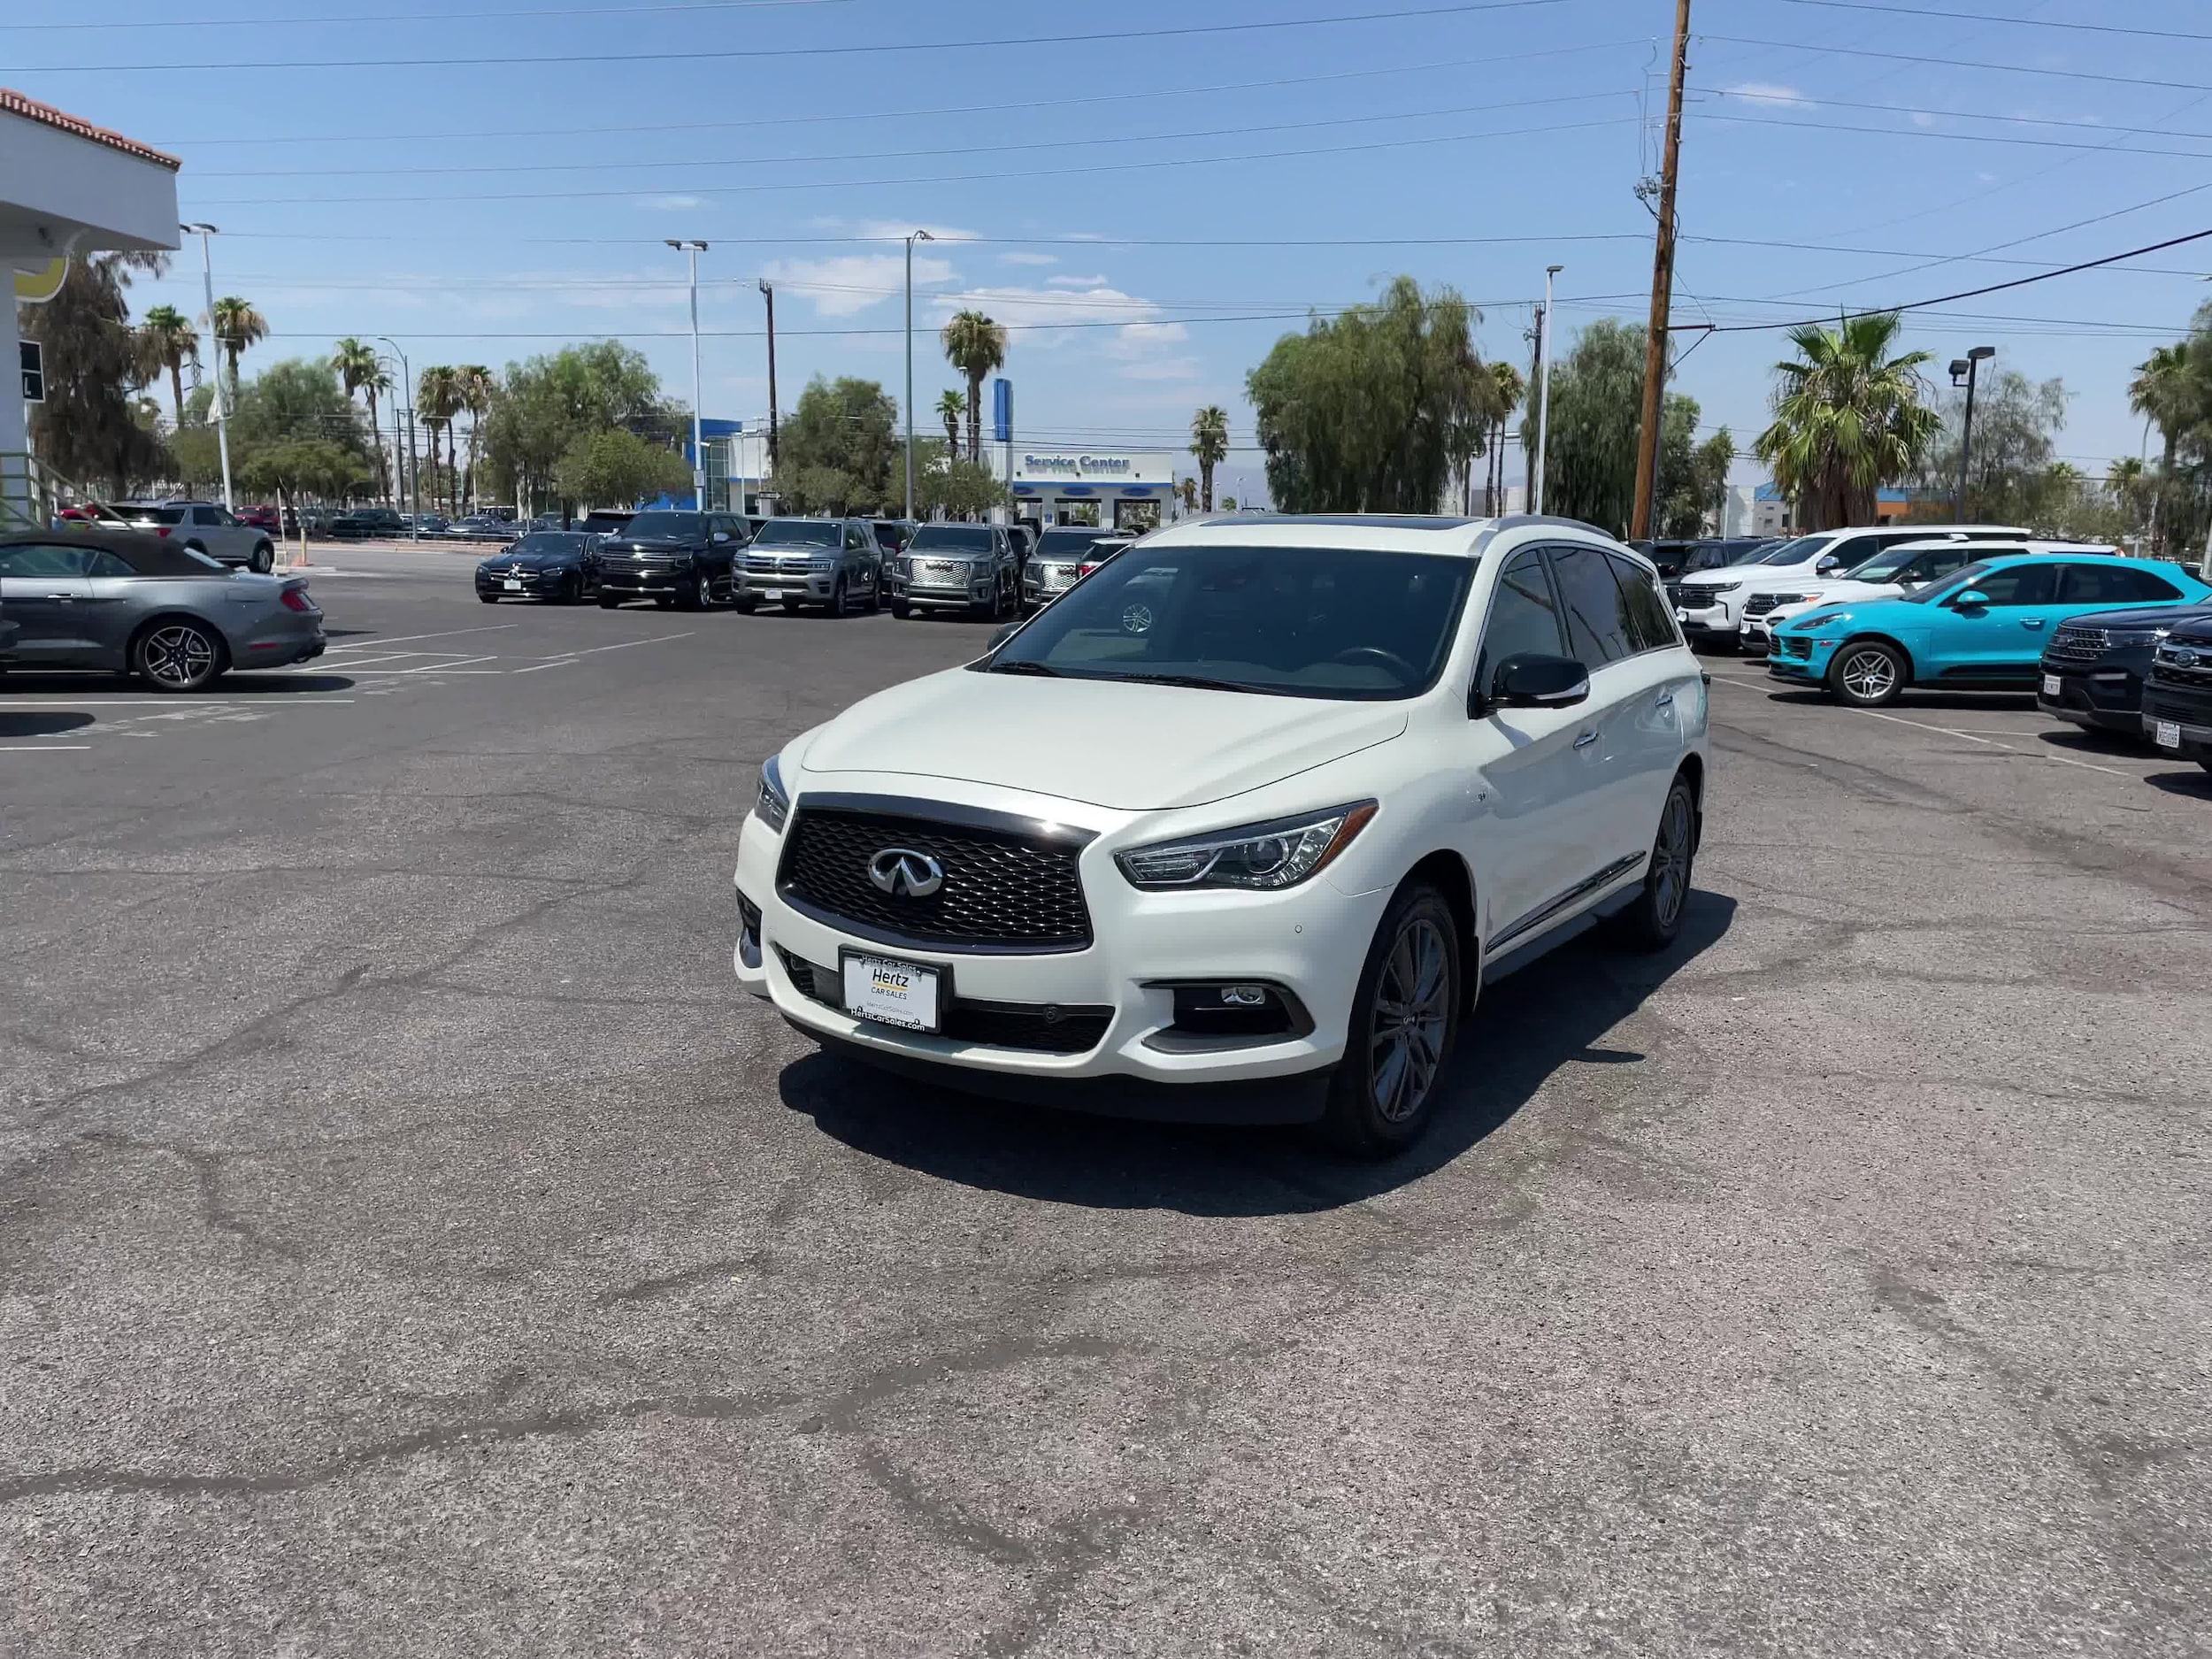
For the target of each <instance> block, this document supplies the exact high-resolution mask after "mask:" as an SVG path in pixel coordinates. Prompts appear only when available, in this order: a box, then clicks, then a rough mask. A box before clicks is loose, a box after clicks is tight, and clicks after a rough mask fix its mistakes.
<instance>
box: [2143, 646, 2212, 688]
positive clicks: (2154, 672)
mask: <svg viewBox="0 0 2212 1659" xmlns="http://www.w3.org/2000/svg"><path fill="white" fill-rule="evenodd" d="M2185 649H2188V650H2189V651H2190V654H2191V655H2192V656H2193V657H2195V658H2196V661H2195V662H2193V663H2191V664H2187V665H2186V666H2184V665H2183V664H2180V663H2177V662H2176V661H2174V659H2173V657H2172V656H2171V654H2170V653H2171V651H2172V648H2171V647H2170V646H2169V647H2168V648H2167V649H2165V650H2162V651H2160V652H2159V654H2158V656H2157V657H2156V658H2155V659H2154V661H2153V662H2152V664H2151V680H2152V681H2153V683H2154V684H2162V685H2168V686H2176V687H2180V688H2182V689H2183V690H2185V691H2197V690H2203V689H2207V688H2212V648H2205V649H2198V648H2195V647H2188V648H2185Z"/></svg>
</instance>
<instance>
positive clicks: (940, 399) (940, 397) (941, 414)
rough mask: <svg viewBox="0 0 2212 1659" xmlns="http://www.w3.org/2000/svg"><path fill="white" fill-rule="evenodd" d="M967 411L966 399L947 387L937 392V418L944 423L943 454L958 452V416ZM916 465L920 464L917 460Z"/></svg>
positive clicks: (948, 454) (951, 454)
mask: <svg viewBox="0 0 2212 1659" xmlns="http://www.w3.org/2000/svg"><path fill="white" fill-rule="evenodd" d="M967 412H968V400H967V399H966V398H965V397H963V396H961V395H960V394H959V393H958V392H956V391H953V390H951V389H950V388H947V389H946V390H944V391H941V392H940V393H938V394H937V419H940V420H941V421H943V422H944V423H945V454H946V455H947V456H955V455H957V454H958V453H959V452H960V417H961V416H963V415H964V414H966V413H967ZM916 465H920V463H919V462H918V461H917V463H916Z"/></svg>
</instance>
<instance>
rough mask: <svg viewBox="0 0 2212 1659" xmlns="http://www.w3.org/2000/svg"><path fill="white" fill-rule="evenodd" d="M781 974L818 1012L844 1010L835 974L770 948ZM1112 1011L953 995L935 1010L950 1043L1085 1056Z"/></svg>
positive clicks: (779, 948)
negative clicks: (820, 1009)
mask: <svg viewBox="0 0 2212 1659" xmlns="http://www.w3.org/2000/svg"><path fill="white" fill-rule="evenodd" d="M776 955H777V956H780V957H781V958H782V959H783V966H784V972H787V973H788V974H789V975H790V976H791V983H792V984H794V985H795V986H797V987H799V990H800V992H801V994H802V995H805V996H809V997H811V998H812V999H813V1000H814V1001H815V1002H819V1003H820V1004H821V1005H822V1006H823V1007H824V1008H833V1009H836V1010H838V1011H839V1012H843V1011H844V1007H845V999H844V996H843V995H842V993H843V988H844V987H842V986H841V985H840V984H839V983H838V974H837V970H836V969H834V968H826V967H824V966H822V965H821V964H819V963H815V962H809V961H808V960H807V959H806V958H805V957H804V956H797V955H795V954H794V953H793V952H791V951H788V950H786V949H784V948H783V947H782V946H781V945H779V946H777V947H776ZM1113 1023H1114V1010H1112V1009H1110V1008H1096V1007H1092V1006H1089V1005H1087V1004H1078V1005H1076V1006H1073V1007H1063V1006H1061V1005H1060V1004H1058V1003H1054V1002H965V1001H963V1000H962V999H961V998H959V997H957V996H955V997H953V998H951V999H950V1000H949V1002H947V1003H946V1004H945V1006H944V1008H943V1010H941V1014H940V1018H939V1029H938V1033H937V1034H938V1035H939V1036H941V1037H946V1038H949V1039H950V1040H951V1041H954V1042H973V1043H980V1044H982V1045H984V1046H985V1047H987V1048H1027V1049H1030V1050H1032V1051H1033V1052H1036V1053H1040V1054H1088V1053H1089V1052H1090V1051H1091V1050H1092V1049H1094V1048H1097V1047H1098V1045H1099V1044H1100V1043H1101V1042H1102V1041H1104V1039H1105V1036H1106V1028H1107V1027H1108V1026H1109V1025H1112V1024H1113Z"/></svg>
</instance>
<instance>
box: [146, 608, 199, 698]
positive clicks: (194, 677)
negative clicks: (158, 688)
mask: <svg viewBox="0 0 2212 1659" xmlns="http://www.w3.org/2000/svg"><path fill="white" fill-rule="evenodd" d="M140 660H141V661H142V662H143V663H144V664H145V665H146V673H147V675H148V677H149V678H150V679H152V680H156V681H157V682H158V683H159V684H161V685H164V686H167V687H171V688H172V689H174V690H178V691H188V690H190V689H191V688H192V687H194V686H196V685H198V684H199V683H200V682H201V681H202V680H205V679H206V678H207V677H208V675H209V674H210V673H211V672H213V670H214V667H215V642H214V641H212V640H211V639H209V638H208V637H207V635H206V634H203V633H201V632H200V630H199V629H197V628H196V627H193V626H191V625H190V624H189V623H181V622H180V623H173V624H171V625H170V626H167V627H165V628H157V629H156V630H155V631H154V632H153V633H152V634H150V635H149V636H148V637H147V640H146V643H145V645H144V646H143V647H142V648H141V658H140Z"/></svg>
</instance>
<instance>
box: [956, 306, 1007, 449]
mask: <svg viewBox="0 0 2212 1659" xmlns="http://www.w3.org/2000/svg"><path fill="white" fill-rule="evenodd" d="M943 341H944V347H945V360H946V361H947V362H948V363H949V364H951V365H952V366H953V367H954V368H956V369H957V370H959V371H960V373H963V374H964V375H965V376H967V378H968V459H970V460H971V461H980V460H981V459H982V458H983V380H984V377H985V376H986V375H988V374H991V373H995V371H996V370H997V369H998V368H999V367H1000V365H1002V364H1004V363H1005V361H1006V330H1005V329H1003V328H1002V327H1000V326H999V325H998V324H996V323H995V322H993V321H992V320H991V319H989V318H988V317H986V316H985V315H984V314H983V313H982V312H981V311H958V312H956V313H955V314H954V316H953V318H952V320H951V321H949V322H948V323H947V324H946V325H945V329H944V334H943Z"/></svg>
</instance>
